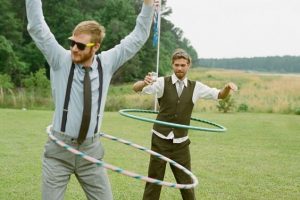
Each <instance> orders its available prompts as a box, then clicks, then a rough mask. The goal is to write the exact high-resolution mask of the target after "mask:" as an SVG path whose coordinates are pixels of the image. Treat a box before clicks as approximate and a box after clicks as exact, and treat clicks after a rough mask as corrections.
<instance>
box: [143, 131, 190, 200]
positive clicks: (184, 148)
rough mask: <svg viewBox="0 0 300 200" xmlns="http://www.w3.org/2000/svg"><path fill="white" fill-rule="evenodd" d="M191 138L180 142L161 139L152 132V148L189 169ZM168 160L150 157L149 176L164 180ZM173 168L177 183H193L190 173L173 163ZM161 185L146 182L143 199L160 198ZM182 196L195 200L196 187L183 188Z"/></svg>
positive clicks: (184, 199)
mask: <svg viewBox="0 0 300 200" xmlns="http://www.w3.org/2000/svg"><path fill="white" fill-rule="evenodd" d="M189 144H190V140H187V141H185V142H183V143H180V144H175V143H173V141H172V140H165V139H161V138H159V137H158V136H156V135H155V134H152V143H151V150H153V151H155V152H157V153H160V154H162V155H164V156H166V157H168V158H170V159H172V160H174V161H175V162H177V163H178V164H180V165H182V166H184V167H185V168H187V169H188V170H191V156H190V149H189ZM166 163H167V162H166V161H164V160H161V159H159V158H157V157H155V156H152V155H151V157H150V163H149V168H148V176H149V177H151V178H155V179H159V180H163V179H164V175H165V170H166ZM170 167H171V170H172V172H173V174H174V177H175V179H176V181H177V183H180V184H191V183H192V179H191V178H190V177H189V175H187V174H185V173H184V172H183V171H182V170H180V169H178V168H176V167H175V166H173V165H171V164H170ZM160 191H161V186H159V185H156V184H153V183H146V186H145V191H144V196H143V200H159V197H160ZM180 192H181V196H182V199H183V200H195V199H196V198H195V194H194V189H181V190H180Z"/></svg>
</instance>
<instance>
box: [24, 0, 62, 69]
mask: <svg viewBox="0 0 300 200" xmlns="http://www.w3.org/2000/svg"><path fill="white" fill-rule="evenodd" d="M26 13H27V19H28V25H27V30H28V32H29V34H30V36H31V37H32V39H33V40H34V42H35V44H36V45H37V47H38V48H39V49H40V51H41V52H42V53H43V55H44V56H45V58H46V59H47V61H48V63H49V65H50V66H51V67H52V66H56V63H55V62H58V59H57V58H58V56H59V55H60V56H61V55H63V54H62V52H63V51H65V49H64V48H63V47H61V46H60V45H59V44H58V43H57V41H56V39H55V37H54V35H53V34H52V33H51V31H50V29H49V27H48V25H47V24H46V22H45V19H44V15H43V10H42V2H41V0H26Z"/></svg>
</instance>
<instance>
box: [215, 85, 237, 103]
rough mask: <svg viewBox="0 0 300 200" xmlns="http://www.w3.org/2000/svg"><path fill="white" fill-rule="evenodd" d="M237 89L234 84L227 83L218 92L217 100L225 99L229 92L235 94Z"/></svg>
mask: <svg viewBox="0 0 300 200" xmlns="http://www.w3.org/2000/svg"><path fill="white" fill-rule="evenodd" d="M237 89H238V87H237V86H236V85H235V84H234V83H232V82H230V83H227V84H226V85H225V87H224V88H223V89H222V90H221V91H220V92H219V95H218V99H225V98H226V97H227V96H228V95H229V93H230V91H231V90H232V91H234V92H235V91H237Z"/></svg>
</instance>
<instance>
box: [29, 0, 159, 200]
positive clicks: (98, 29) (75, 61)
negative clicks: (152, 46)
mask: <svg viewBox="0 0 300 200" xmlns="http://www.w3.org/2000/svg"><path fill="white" fill-rule="evenodd" d="M153 1H154V0H144V2H143V7H142V10H141V13H140V14H139V15H138V17H137V20H136V21H137V23H136V26H135V28H134V30H133V31H132V32H131V33H130V34H129V35H128V36H126V37H125V38H124V39H123V40H122V41H121V42H120V44H118V45H116V46H115V47H114V48H112V49H109V50H107V51H102V52H101V53H100V54H96V52H97V51H98V50H99V48H100V47H101V42H102V40H103V38H104V36H105V29H104V27H103V26H101V25H100V24H99V23H97V22H96V21H83V22H81V23H79V24H78V25H77V26H76V27H75V29H74V30H73V33H72V36H71V37H69V38H68V40H69V42H70V50H67V49H64V48H63V47H62V46H61V45H59V44H58V42H57V41H56V39H55V37H54V35H53V34H52V33H51V31H50V29H49V27H48V25H47V24H46V22H45V20H44V16H43V11H42V2H41V0H26V12H27V18H28V27H27V28H28V31H29V34H30V35H31V37H32V38H33V40H34V41H35V43H36V45H37V47H38V48H39V49H40V50H41V52H42V53H43V55H44V56H45V58H46V60H47V62H48V63H49V65H50V67H51V68H50V70H51V71H50V75H51V86H52V94H53V99H54V103H55V111H54V116H53V122H52V125H53V126H52V134H53V135H54V136H55V137H57V138H58V139H59V140H61V141H63V142H65V143H66V144H68V145H70V146H72V147H73V148H75V149H78V150H79V151H82V152H84V153H86V154H88V155H90V156H92V157H94V158H96V159H100V160H101V159H102V158H103V154H104V152H103V148H102V145H101V143H100V141H99V135H98V134H96V133H97V132H98V130H99V129H100V127H101V122H102V118H103V113H104V106H105V100H106V96H107V91H108V87H109V83H110V80H111V77H112V75H113V73H114V72H115V71H116V70H117V69H118V68H119V67H120V66H121V65H123V64H124V63H125V62H126V61H127V60H128V59H130V58H132V57H133V56H134V55H135V54H136V53H137V52H138V51H139V49H140V48H141V47H142V45H143V44H144V43H145V42H146V40H147V39H148V37H149V34H150V28H151V23H152V17H153V10H154V9H153V8H154V5H153V4H154V2H153ZM156 3H157V2H156ZM116 9H117V8H116ZM71 174H75V176H76V178H77V180H78V181H79V183H80V185H81V186H82V188H83V190H84V192H85V194H86V197H87V199H99V200H100V199H101V200H111V199H113V197H112V192H111V187H110V183H109V180H108V177H107V172H106V170H105V169H104V168H103V167H99V166H97V165H95V164H92V163H90V162H88V161H86V160H84V159H82V158H80V157H77V156H75V155H74V154H72V153H70V152H68V151H66V150H65V149H64V148H62V147H60V146H58V145H56V144H55V143H54V142H53V141H51V140H48V141H47V143H46V145H45V151H44V156H43V169H42V179H43V184H42V199H44V200H61V199H63V198H64V193H65V191H66V188H67V184H68V182H69V179H70V176H71Z"/></svg>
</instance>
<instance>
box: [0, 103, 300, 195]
mask: <svg viewBox="0 0 300 200" xmlns="http://www.w3.org/2000/svg"><path fill="white" fill-rule="evenodd" d="M194 116H197V117H201V118H205V119H208V120H211V121H213V122H216V123H219V124H222V125H224V126H225V127H227V128H228V131H227V132H226V133H208V132H199V131H190V138H191V141H192V143H191V146H190V148H191V153H192V168H193V173H194V174H195V175H196V176H197V178H198V179H199V181H200V184H199V185H198V186H197V187H196V195H197V199H205V200H206V199H211V200H215V199H220V200H224V199H230V200H232V199H238V200H240V199H241V200H246V199H249V200H250V199H253V200H257V199H270V200H271V199H272V200H273V199H286V200H296V199H300V170H299V169H300V123H299V122H300V116H299V115H298V116H297V115H279V114H255V113H229V114H223V113H194ZM149 117H153V116H149ZM51 119H52V112H50V111H21V110H10V109H0V199H1V200H20V199H21V200H22V199H24V200H31V199H32V200H37V199H41V192H40V187H41V155H42V153H43V146H44V143H45V141H46V140H47V135H46V133H45V127H46V126H47V125H48V124H49V122H50V121H51ZM194 125H201V124H196V123H194ZM150 129H151V123H146V122H142V121H136V120H133V119H130V118H126V117H123V116H121V115H119V114H118V113H117V112H107V113H105V118H104V122H103V126H102V130H103V132H105V133H107V134H111V135H114V136H117V137H121V138H123V139H127V140H129V141H132V142H134V143H137V144H140V145H143V146H145V147H148V148H149V146H150V136H151V135H150ZM102 142H103V144H104V146H105V150H106V155H105V161H106V162H108V163H110V164H113V165H117V166H120V167H122V168H125V169H128V170H131V171H135V172H138V173H141V174H143V175H146V174H147V166H148V159H149V156H148V154H146V153H144V152H141V151H139V150H135V149H133V148H132V147H128V146H126V145H123V144H120V143H117V142H113V141H110V140H107V139H102ZM109 178H110V180H111V184H112V189H113V194H114V198H115V199H116V200H123V199H124V200H125V199H126V200H127V199H130V200H131V199H132V200H139V199H141V197H142V193H143V189H144V182H142V181H138V180H135V179H132V178H129V177H127V176H123V175H120V174H117V173H115V172H111V171H109ZM165 180H166V181H170V182H173V181H174V178H173V176H172V174H171V173H170V169H169V168H168V169H167V174H166V177H165ZM65 199H67V200H74V199H85V196H84V193H83V191H82V190H81V188H80V186H79V185H78V183H77V181H76V179H75V178H74V177H72V179H71V182H70V184H69V187H68V190H67V193H66V198H65ZM161 199H162V200H180V199H181V197H180V194H179V190H177V189H173V188H166V187H163V189H162V195H161Z"/></svg>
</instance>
